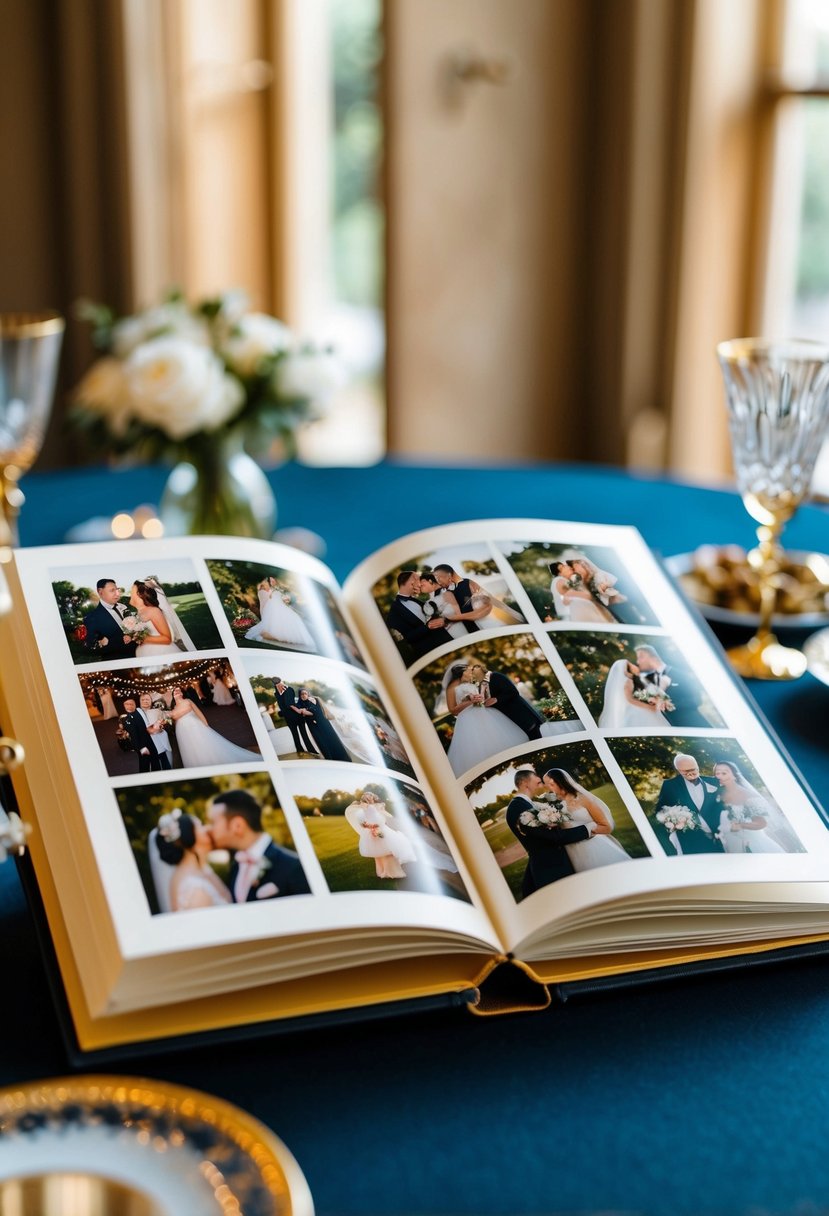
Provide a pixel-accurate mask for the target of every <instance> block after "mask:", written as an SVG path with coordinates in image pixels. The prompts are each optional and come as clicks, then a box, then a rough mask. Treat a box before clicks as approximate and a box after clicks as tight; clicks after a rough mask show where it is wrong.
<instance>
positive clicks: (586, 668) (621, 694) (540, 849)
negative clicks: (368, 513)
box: [345, 520, 829, 960]
mask: <svg viewBox="0 0 829 1216" xmlns="http://www.w3.org/2000/svg"><path fill="white" fill-rule="evenodd" d="M345 599H346V603H347V604H348V606H349V607H350V609H351V611H352V613H353V616H354V618H355V620H356V622H357V624H358V628H359V631H360V634H361V636H362V638H363V639H364V646H365V649H366V650H367V651H368V652H369V653H370V654H371V655H372V657H373V659H374V662H375V665H376V666H377V667H378V668H379V669H380V670H381V671H382V672H383V675H384V679H385V684H386V688H387V690H388V693H389V696H390V698H391V699H393V701H394V703H395V704H396V705H398V707H399V708H400V712H401V716H402V718H403V721H404V723H405V725H406V727H407V730H408V733H409V736H410V737H411V739H412V740H413V741H414V743H413V746H414V747H415V748H416V750H417V754H418V757H419V758H420V759H421V761H422V762H423V766H424V769H425V771H426V773H427V775H428V778H429V781H430V784H431V786H432V788H433V790H434V791H435V796H436V797H437V798H438V800H439V801H440V804H441V806H442V807H443V808H444V809H445V811H446V813H447V816H448V817H449V819H450V821H451V824H452V827H453V830H454V833H455V835H456V838H457V839H458V840H459V841H460V844H461V849H462V852H463V854H464V856H465V858H466V859H467V861H468V862H469V865H470V868H471V870H472V872H473V874H474V877H475V881H476V883H477V885H478V888H479V889H481V890H485V891H486V898H487V906H488V908H489V911H490V913H491V915H492V917H493V920H494V922H495V924H496V927H497V928H498V931H499V933H500V934H501V936H502V937H503V938H504V940H505V941H506V942H507V944H508V946H509V948H510V949H511V950H515V951H516V952H517V953H519V954H520V956H521V957H522V958H524V959H536V960H539V959H545V958H554V957H559V956H562V955H565V956H566V955H573V954H575V953H578V954H580V955H583V954H590V953H594V954H603V953H606V952H607V951H609V950H613V949H625V950H642V949H646V948H647V949H656V948H664V947H667V946H671V945H675V944H680V943H684V944H688V943H696V944H700V945H702V944H706V943H709V944H710V943H711V942H713V941H720V942H722V941H724V940H726V939H727V940H728V941H730V942H733V941H735V940H741V939H744V940H746V941H748V940H752V939H754V938H758V937H766V938H768V937H773V936H775V935H776V934H779V932H780V927H781V926H786V925H787V926H788V927H792V925H797V926H799V928H798V930H797V931H800V932H804V931H807V929H808V928H809V927H810V926H811V928H812V931H813V932H815V933H818V932H820V931H821V922H822V919H823V914H824V912H825V906H826V903H827V902H829V887H828V886H827V884H826V882H825V877H826V865H827V857H829V834H827V830H826V824H825V821H824V818H823V816H822V813H821V812H820V811H819V809H818V808H816V806H815V804H814V802H813V801H812V799H811V798H810V797H809V795H808V794H807V793H806V792H805V790H804V789H803V787H802V785H801V784H800V782H799V781H798V779H797V778H796V776H795V775H794V774H793V772H792V770H791V767H790V765H789V763H788V762H787V760H786V758H785V757H784V756H783V755H782V754H781V753H780V751H779V750H778V749H777V747H776V746H775V744H774V743H773V741H771V740H770V738H769V735H768V733H767V730H766V728H765V727H764V725H763V724H762V723H761V722H760V721H759V719H758V717H757V713H756V710H755V708H754V707H753V705H752V704H751V703H750V701H749V700H748V699H747V698H746V696H745V693H744V690H743V688H742V687H741V685H740V684H739V682H738V681H737V680H736V679H735V678H734V677H733V675H732V673H731V672H730V670H729V669H728V667H727V665H726V663H725V662H724V658H723V655H722V652H721V650H720V649H719V645H718V643H717V642H716V640H715V639H714V638H713V637H712V635H711V634H710V633H709V632H708V630H707V628H706V627H705V626H704V624H702V623H701V622H700V620H699V618H698V617H697V616H696V614H694V613H692V612H691V611H689V609H688V607H687V606H686V604H685V602H684V601H683V599H682V598H681V597H680V596H679V595H678V594H677V592H676V590H675V588H674V586H673V585H672V583H671V581H670V580H669V578H668V577H667V576H666V574H665V572H664V571H663V569H662V568H661V566H660V565H659V563H658V562H657V561H656V559H655V558H654V556H653V555H652V554H651V552H650V551H649V549H648V548H647V546H646V545H645V543H644V541H643V540H642V538H641V536H640V535H639V534H638V533H637V532H636V531H635V530H634V529H631V528H625V527H615V526H613V527H604V526H597V525H585V524H578V523H566V522H563V523H557V522H545V521H539V520H494V521H493V520H488V521H482V522H476V523H469V524H456V525H448V526H446V527H443V528H439V529H430V530H428V531H425V532H422V533H418V534H416V535H413V536H409V537H406V538H405V539H403V540H401V541H399V542H396V543H395V544H393V545H390V546H388V547H386V548H385V549H383V550H382V551H381V552H379V553H376V554H374V555H372V556H371V557H370V558H369V559H367V560H366V561H365V562H364V563H362V564H361V565H360V566H359V567H358V568H357V570H356V571H354V572H353V573H352V575H351V576H350V577H349V579H348V580H347V581H346V584H345ZM775 903H776V904H777V907H774V906H772V907H771V908H769V905H770V904H771V905H775ZM789 905H792V906H793V910H792V912H791V914H790V913H789V910H788V908H789ZM814 909H819V910H820V912H821V915H820V916H819V917H816V916H815V913H814ZM741 918H742V919H741ZM812 921H814V922H815V923H814V925H812Z"/></svg>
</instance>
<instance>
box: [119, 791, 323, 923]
mask: <svg viewBox="0 0 829 1216" xmlns="http://www.w3.org/2000/svg"><path fill="white" fill-rule="evenodd" d="M115 795H116V797H117V799H118V805H119V807H120V810H121V816H122V818H123V821H124V826H125V828H126V830H127V836H128V837H129V841H130V845H131V846H132V852H133V856H134V858H135V863H136V865H137V867H138V872H139V874H140V876H141V881H142V883H143V885H144V890H145V892H146V895H147V900H148V903H149V905H150V911H151V912H152V913H153V914H154V915H155V914H158V913H162V912H184V911H189V910H190V909H194V908H228V907H231V906H232V905H233V904H242V903H252V902H254V901H256V902H258V901H260V900H271V899H281V898H284V897H285V896H288V895H307V894H309V893H310V887H309V886H308V880H307V878H306V877H305V871H304V870H303V868H302V863H301V861H300V859H299V857H298V856H297V853H296V850H295V849H294V842H293V839H292V837H291V833H290V829H289V828H288V825H287V823H286V821H285V815H284V813H283V811H282V809H281V807H280V805H279V800H278V798H277V796H276V793H275V791H274V788H273V785H272V784H271V780H270V778H269V776H268V774H267V773H247V774H245V775H244V776H233V777H200V778H197V779H195V780H192V781H188V780H179V781H175V782H172V781H171V782H169V783H161V784H159V785H151V786H142V787H137V788H130V789H126V788H125V789H118V790H116V791H115Z"/></svg>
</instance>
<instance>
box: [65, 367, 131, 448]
mask: <svg viewBox="0 0 829 1216" xmlns="http://www.w3.org/2000/svg"><path fill="white" fill-rule="evenodd" d="M74 399H75V401H77V402H79V403H80V404H82V405H84V406H86V407H87V409H90V410H94V411H95V412H96V413H98V414H103V416H104V417H105V418H106V420H107V423H108V425H109V427H110V428H111V430H112V431H113V432H114V433H115V434H116V435H123V433H124V431H125V430H126V427H127V423H128V422H129V419H130V414H131V407H130V398H129V392H128V390H127V384H126V381H125V379H124V368H123V364H121V363H120V362H119V361H118V360H117V359H113V358H110V357H107V358H105V359H97V360H96V361H95V362H94V363H93V364H92V366H91V367H90V369H89V371H88V372H87V373H86V375H85V376H84V378H83V380H81V382H80V384H79V385H78V387H77V388H76V389H75V392H74Z"/></svg>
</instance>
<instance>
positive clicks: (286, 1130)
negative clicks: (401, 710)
mask: <svg viewBox="0 0 829 1216" xmlns="http://www.w3.org/2000/svg"><path fill="white" fill-rule="evenodd" d="M272 480H273V484H274V488H275V490H276V493H277V498H278V503H279V511H280V518H279V526H280V527H284V528H287V527H292V526H304V527H307V528H310V529H312V530H313V531H315V532H318V533H320V534H321V535H322V536H323V537H324V538H325V541H326V544H327V555H326V560H327V561H328V562H329V564H330V565H331V566H332V568H333V569H334V571H335V573H336V574H337V575H338V576H339V577H341V578H342V577H344V576H345V575H346V574H347V573H348V570H349V569H350V568H351V567H352V566H353V565H354V564H356V562H357V561H358V560H359V559H360V558H362V557H364V556H365V555H366V554H367V553H368V552H369V551H370V550H371V549H373V548H376V547H377V546H379V545H380V544H382V543H384V542H386V541H389V540H392V539H394V538H395V537H396V536H400V535H403V534H404V533H406V532H408V531H414V530H415V529H417V528H422V527H427V526H429V525H432V524H437V523H445V522H450V521H452V520H460V519H471V518H482V517H489V516H522V517H538V518H554V519H577V520H584V521H591V522H594V521H595V522H612V523H626V524H633V525H635V526H637V527H638V528H639V529H640V530H641V531H642V532H643V534H644V536H645V538H646V539H647V540H648V541H649V543H650V544H651V546H652V547H653V548H654V549H655V550H656V551H657V552H660V553H661V554H663V555H665V556H668V555H670V554H672V553H677V552H683V551H687V550H689V549H692V548H693V547H695V546H696V545H698V544H700V543H703V542H725V541H736V542H738V543H742V544H749V543H750V542H751V540H752V528H751V523H750V521H749V519H748V517H747V516H746V514H745V512H744V510H743V508H742V506H741V504H740V501H739V499H738V498H737V497H736V495H734V494H733V493H730V492H728V491H725V490H714V489H701V488H698V487H691V486H684V485H678V484H675V483H671V482H667V481H664V480H661V479H657V478H652V477H645V476H634V475H630V474H627V473H623V472H620V471H617V470H613V469H599V468H591V467H572V466H548V467H531V468H520V469H518V468H493V469H482V468H468V467H467V468H449V467H446V468H434V467H432V468H428V469H423V468H416V467H413V466H406V465H393V464H390V463H386V464H383V465H379V466H376V467H374V468H370V469H314V468H303V467H299V466H293V465H288V466H285V467H283V468H281V469H278V470H276V471H275V472H274V473H273V475H272ZM163 481H164V471H163V470H160V469H133V470H129V471H122V472H119V473H117V474H116V473H113V472H109V471H104V470H91V471H90V470H85V471H81V472H77V471H73V472H61V473H50V474H40V475H38V474H32V475H30V476H29V477H28V478H27V479H26V482H25V485H24V489H25V491H26V494H27V499H28V501H27V504H26V506H25V508H24V514H23V517H22V529H21V531H22V540H23V543H24V544H25V545H32V544H52V543H57V542H59V541H60V540H61V539H62V537H63V533H64V531H65V529H66V528H67V527H68V526H69V525H70V524H72V523H75V522H79V521H80V520H82V519H84V518H87V517H88V516H92V515H99V514H114V512H115V511H117V510H119V509H124V508H126V509H130V508H133V507H135V506H136V505H137V504H138V503H139V502H144V501H149V502H152V501H157V500H158V496H159V494H160V491H161V487H162V485H163ZM786 541H787V543H788V545H789V546H790V547H791V548H804V549H808V548H819V549H822V550H823V551H824V552H825V551H827V549H829V515H827V514H826V513H825V512H824V511H822V510H821V509H819V508H816V507H806V508H803V509H802V510H801V512H800V513H799V514H798V516H797V518H796V519H795V520H794V521H793V523H792V524H791V526H790V528H789V530H788V531H787V534H786ZM751 691H752V693H753V694H754V696H755V697H756V699H757V701H758V703H759V705H760V707H761V709H762V710H763V711H764V712H765V714H766V715H767V717H768V718H769V720H770V721H771V723H772V725H773V726H774V728H775V729H776V731H777V733H778V734H779V736H780V738H781V739H782V741H783V744H784V746H785V747H786V748H787V750H788V751H789V753H790V755H791V756H792V758H793V760H794V762H795V764H796V765H797V766H798V767H799V768H800V770H801V772H802V773H803V775H804V776H805V778H806V780H807V782H808V783H809V784H810V785H811V786H812V788H813V789H814V791H815V793H816V794H817V796H818V798H819V799H820V800H821V801H822V802H823V803H824V805H829V748H827V722H829V712H827V711H829V689H827V688H826V687H824V686H823V685H822V684H819V683H818V682H817V681H816V680H814V679H813V678H812V677H811V676H808V675H807V676H806V677H804V678H803V680H801V681H798V682H796V683H793V684H786V685H769V684H753V685H752V687H751ZM0 975H2V977H3V985H2V1008H3V1014H4V1017H3V1034H2V1036H0V1086H2V1085H10V1084H14V1083H15V1082H18V1081H24V1080H29V1079H34V1078H36V1077H45V1076H53V1075H56V1074H59V1073H62V1072H65V1071H67V1066H66V1060H65V1057H64V1054H63V1050H62V1047H61V1042H60V1037H59V1033H58V1028H57V1022H56V1019H55V1015H54V1012H53V1010H52V1008H51V1005H50V1002H49V998H48V995H47V992H46V981H45V975H44V971H43V966H42V963H41V960H40V957H39V954H38V952H37V948H36V945H35V941H34V931H33V927H32V923H31V918H30V916H29V912H28V909H27V907H26V904H25V901H24V899H23V896H22V893H21V891H20V888H19V884H18V880H17V876H16V873H15V871H14V867H13V866H11V865H5V866H0ZM111 1071H121V1069H118V1068H114V1069H111ZM122 1071H126V1072H130V1073H137V1074H144V1075H149V1076H155V1077H158V1078H161V1079H166V1080H170V1081H174V1082H177V1083H180V1084H185V1085H192V1086H195V1087H197V1088H201V1089H205V1090H208V1091H210V1092H212V1093H215V1094H218V1095H220V1096H221V1097H224V1098H226V1099H228V1100H230V1101H232V1102H236V1103H237V1104H239V1105H240V1106H242V1107H244V1108H245V1109H247V1110H249V1111H250V1112H251V1113H252V1114H254V1115H256V1116H257V1117H258V1118H260V1119H262V1120H263V1121H264V1122H265V1123H266V1124H268V1125H269V1126H270V1127H272V1128H273V1130H274V1131H275V1132H276V1133H277V1134H278V1135H279V1136H281V1137H282V1139H283V1140H284V1141H285V1142H286V1144H287V1145H288V1147H289V1148H290V1149H291V1150H292V1152H293V1153H294V1155H295V1156H296V1158H297V1160H298V1161H299V1163H300V1165H301V1167H302V1168H303V1170H304V1171H305V1174H306V1176H307V1178H308V1181H309V1184H310V1186H311V1190H312V1193H313V1195H314V1199H315V1203H316V1208H317V1212H318V1213H320V1214H321V1216H325V1214H327V1213H397V1212H401V1213H404V1212H408V1213H450V1212H451V1213H461V1212H470V1213H472V1212H474V1213H479V1214H488V1213H500V1212H599V1211H605V1212H607V1211H609V1210H613V1211H614V1212H618V1213H637V1212H648V1213H651V1212H653V1213H656V1212H666V1213H667V1212H672V1213H689V1214H690V1213H702V1212H705V1213H718V1212H723V1213H725V1212H731V1213H733V1212H744V1213H746V1216H748V1214H749V1213H753V1214H756V1216H759V1213H760V1211H762V1212H768V1213H775V1214H777V1213H784V1212H791V1213H801V1214H802V1216H807V1214H810V1213H816V1212H817V1211H818V1210H824V1205H825V1203H826V1201H827V1196H829V1154H827V1153H826V1151H825V1131H824V1125H825V1122H826V1108H827V1099H829V961H824V960H812V961H801V962H797V963H793V964H789V965H786V966H785V967H772V968H768V969H759V970H736V971H733V972H729V973H726V974H722V975H717V976H707V977H705V978H702V979H694V980H688V981H685V982H682V983H673V984H667V985H660V986H658V987H655V988H649V989H639V990H636V989H634V990H631V991H625V992H618V993H615V994H609V995H605V996H602V997H598V998H590V999H587V998H585V999H581V1000H577V1001H574V1002H572V1003H568V1004H566V1005H564V1006H556V1007H553V1008H551V1009H550V1010H548V1011H546V1012H544V1013H540V1014H533V1015H520V1016H512V1017H507V1018H499V1019H494V1020H480V1019H475V1018H472V1017H467V1016H466V1015H461V1014H459V1013H455V1014H454V1015H449V1014H446V1015H442V1014H439V1015H429V1016H427V1017H420V1018H413V1017H406V1018H396V1019H387V1020H383V1021H377V1022H367V1023H362V1024H360V1023H356V1024H353V1025H345V1026H338V1027H336V1028H333V1029H326V1030H318V1031H315V1032H313V1033H311V1032H302V1033H299V1034H296V1035H291V1036H289V1037H276V1038H271V1039H267V1040H260V1041H257V1042H254V1043H246V1044H234V1045H228V1046H224V1047H214V1048H211V1049H200V1050H197V1051H193V1052H181V1053H180V1054H177V1055H174V1056H157V1057H152V1058H149V1059H146V1060H142V1061H141V1063H140V1064H138V1065H136V1064H135V1063H134V1062H133V1063H131V1064H130V1063H129V1062H125V1065H124V1068H123V1070H122Z"/></svg>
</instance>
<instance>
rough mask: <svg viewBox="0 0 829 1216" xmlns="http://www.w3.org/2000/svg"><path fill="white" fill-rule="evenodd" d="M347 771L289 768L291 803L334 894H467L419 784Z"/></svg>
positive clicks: (462, 896)
mask: <svg viewBox="0 0 829 1216" xmlns="http://www.w3.org/2000/svg"><path fill="white" fill-rule="evenodd" d="M354 777H355V774H354V772H353V770H350V769H346V768H343V769H340V770H339V771H337V772H334V773H332V771H331V769H327V770H320V769H319V768H304V769H302V770H300V769H299V767H298V766H296V767H291V768H286V769H285V779H286V781H287V782H288V785H289V786H290V789H291V793H292V795H293V799H294V802H295V803H296V805H297V808H298V809H299V812H300V814H301V815H302V820H303V823H304V825H305V829H306V831H307V832H308V836H309V837H310V840H311V844H312V845H313V846H314V852H315V853H316V855H317V858H318V860H319V863H320V865H321V867H322V872H323V874H324V875H325V881H326V882H327V883H328V886H329V888H330V889H331V890H332V891H419V892H421V893H423V894H430V895H450V896H452V897H453V898H455V899H461V900H464V901H466V902H469V895H468V894H467V891H466V887H465V885H464V882H463V879H462V878H461V876H460V874H459V873H458V867H457V864H456V863H455V861H454V859H453V857H452V854H451V853H450V851H449V846H448V844H447V843H446V841H445V840H444V838H443V834H442V833H441V831H440V828H439V827H438V824H437V822H436V820H435V818H434V816H433V815H432V812H431V810H430V809H429V807H428V805H427V803H426V801H425V799H424V797H423V795H422V794H421V792H420V790H419V789H418V788H417V787H415V786H410V785H407V784H405V783H403V782H400V781H395V780H391V779H389V780H382V779H381V780H377V779H376V778H372V779H371V780H369V781H358V782H355V780H354Z"/></svg>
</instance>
